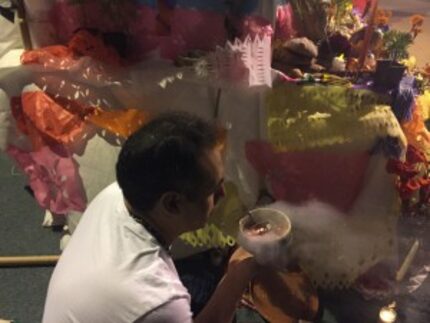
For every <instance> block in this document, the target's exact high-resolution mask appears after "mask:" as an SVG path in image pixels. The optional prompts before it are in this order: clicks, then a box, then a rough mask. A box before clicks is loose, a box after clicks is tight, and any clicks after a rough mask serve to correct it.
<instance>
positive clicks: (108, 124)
mask: <svg viewBox="0 0 430 323" xmlns="http://www.w3.org/2000/svg"><path fill="white" fill-rule="evenodd" d="M148 119H149V115H148V114H147V113H146V112H144V111H142V110H139V109H121V110H115V111H103V110H101V109H98V110H97V111H96V112H95V113H94V114H92V115H91V116H89V117H88V119H87V120H88V121H89V122H91V123H92V124H94V125H96V126H98V127H101V128H103V129H106V130H108V131H109V132H111V133H113V134H115V135H118V136H121V137H123V138H127V137H128V136H130V135H131V134H132V133H133V132H135V131H136V130H137V129H139V128H140V127H141V126H142V125H144V124H145V123H146V122H147V121H148Z"/></svg>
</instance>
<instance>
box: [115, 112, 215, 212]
mask: <svg viewBox="0 0 430 323" xmlns="http://www.w3.org/2000/svg"><path fill="white" fill-rule="evenodd" d="M222 136H223V134H222V130H221V128H220V127H217V126H216V125H214V124H211V123H209V122H206V121H204V120H202V119H200V118H198V117H196V116H193V115H190V114H186V113H178V112H175V113H172V112H170V113H165V114H162V115H160V116H158V117H156V118H154V119H153V120H151V121H150V122H149V123H147V124H146V125H144V126H143V127H142V128H140V129H139V130H137V131H136V132H135V133H133V134H132V135H131V136H130V137H129V138H128V139H127V140H126V142H125V143H124V145H123V147H122V149H121V152H120V154H119V158H118V162H117V164H116V176H117V181H118V184H119V186H120V187H121V189H122V191H123V194H124V197H125V198H126V200H127V202H128V203H130V205H131V206H132V207H133V208H134V209H135V210H136V211H137V212H140V213H145V212H147V211H149V210H151V209H152V208H153V207H154V205H155V203H156V202H157V200H158V199H159V198H160V197H161V196H162V194H163V193H165V192H168V191H175V192H179V193H183V194H185V195H186V196H187V197H188V198H190V199H192V200H195V199H196V198H198V197H199V196H200V195H199V193H201V191H202V188H203V187H204V185H207V184H208V182H210V181H213V179H212V178H211V174H209V173H208V171H207V170H206V169H205V168H204V165H202V164H201V162H200V160H199V159H200V157H201V156H202V155H203V153H204V151H205V150H207V149H212V148H214V147H216V145H217V144H218V143H220V141H221V140H222V139H223V138H222Z"/></svg>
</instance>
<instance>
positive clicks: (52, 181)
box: [7, 146, 87, 214]
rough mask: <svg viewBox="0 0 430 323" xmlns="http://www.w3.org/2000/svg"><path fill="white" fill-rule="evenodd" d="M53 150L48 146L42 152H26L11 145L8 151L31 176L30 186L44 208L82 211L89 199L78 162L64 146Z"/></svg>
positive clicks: (53, 210)
mask: <svg viewBox="0 0 430 323" xmlns="http://www.w3.org/2000/svg"><path fill="white" fill-rule="evenodd" d="M54 149H56V150H58V151H59V153H57V152H55V151H54ZM54 149H51V148H49V147H46V146H45V147H42V148H41V149H40V150H39V151H35V152H26V151H23V150H21V149H19V148H17V147H14V146H9V147H8V149H7V153H8V154H9V155H10V156H11V157H12V158H13V159H14V160H15V161H16V162H17V164H18V165H19V167H20V168H21V169H22V170H23V171H24V173H25V174H26V175H27V176H28V180H29V185H30V187H31V189H32V190H33V192H34V196H35V198H36V200H37V202H38V203H39V205H40V206H41V207H42V208H44V209H48V210H50V211H52V212H54V213H58V214H66V213H68V212H70V211H79V212H82V211H84V210H85V207H86V205H87V200H86V196H85V192H84V189H83V185H82V180H81V178H80V176H79V173H78V165H77V164H76V162H75V161H74V160H73V159H72V158H71V157H70V155H69V154H68V153H67V152H65V151H64V150H63V149H62V148H61V147H55V148H54ZM60 154H61V155H60Z"/></svg>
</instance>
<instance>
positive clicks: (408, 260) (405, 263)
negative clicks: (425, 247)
mask: <svg viewBox="0 0 430 323" xmlns="http://www.w3.org/2000/svg"><path fill="white" fill-rule="evenodd" d="M419 246H420V242H419V241H418V239H416V240H415V241H414V244H413V245H412V247H411V249H410V250H409V252H408V254H407V256H406V258H405V260H404V261H403V263H402V265H401V266H400V269H399V270H398V271H397V273H396V281H397V282H401V281H402V280H403V278H404V277H405V275H406V272H407V271H408V269H409V267H410V266H411V264H412V261H414V258H415V256H416V254H417V251H418V248H419Z"/></svg>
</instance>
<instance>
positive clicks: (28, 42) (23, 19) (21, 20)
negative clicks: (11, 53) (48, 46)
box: [15, 0, 33, 50]
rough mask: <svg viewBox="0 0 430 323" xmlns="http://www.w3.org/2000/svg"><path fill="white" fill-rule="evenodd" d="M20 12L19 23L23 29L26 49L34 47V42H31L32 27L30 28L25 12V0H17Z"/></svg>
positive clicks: (22, 35)
mask: <svg viewBox="0 0 430 323" xmlns="http://www.w3.org/2000/svg"><path fill="white" fill-rule="evenodd" d="M15 3H16V6H17V12H18V23H19V29H20V30H21V38H22V43H23V45H24V49H27V50H29V49H33V44H32V42H31V36H30V29H29V28H28V23H27V19H26V14H25V4H24V0H16V1H15Z"/></svg>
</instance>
